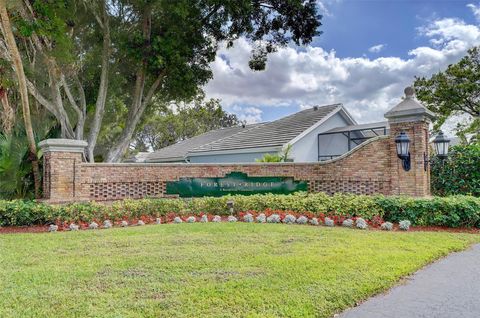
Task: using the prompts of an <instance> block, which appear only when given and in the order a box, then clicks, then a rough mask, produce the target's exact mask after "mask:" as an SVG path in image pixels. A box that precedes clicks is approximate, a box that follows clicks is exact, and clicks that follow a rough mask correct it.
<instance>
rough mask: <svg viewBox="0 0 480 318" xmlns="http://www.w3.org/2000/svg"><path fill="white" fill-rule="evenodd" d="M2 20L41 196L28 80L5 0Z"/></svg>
mask: <svg viewBox="0 0 480 318" xmlns="http://www.w3.org/2000/svg"><path fill="white" fill-rule="evenodd" d="M0 22H1V26H2V27H1V31H2V34H3V37H4V39H5V42H6V44H7V47H8V51H9V53H10V55H11V58H12V61H13V65H14V67H15V73H16V75H17V79H18V87H19V90H20V97H21V102H22V113H23V120H24V124H25V132H26V135H27V140H28V148H29V158H30V161H31V162H32V170H33V177H34V186H35V197H36V198H40V169H39V164H38V157H37V145H36V143H35V137H34V134H33V128H32V120H31V117H30V104H29V97H28V90H27V80H26V78H25V72H24V70H23V62H22V58H21V56H20V52H19V51H18V47H17V43H16V41H15V37H14V35H13V32H12V27H11V24H10V18H9V16H8V12H7V6H6V3H5V0H0Z"/></svg>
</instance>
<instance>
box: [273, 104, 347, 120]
mask: <svg viewBox="0 0 480 318" xmlns="http://www.w3.org/2000/svg"><path fill="white" fill-rule="evenodd" d="M332 106H335V107H338V106H343V104H342V103H334V104H328V105H314V106H312V107H309V108H305V109H302V110H301V111H299V112H296V113H293V114H290V115H288V116H285V117H282V118H278V119H275V120H274V121H269V122H266V123H267V124H272V123H274V122H277V121H280V120H284V119H287V118H290V117H292V116H296V115H298V114H300V113H303V112H306V111H309V110H312V109H314V108H315V107H318V108H325V107H332ZM318 110H319V109H318Z"/></svg>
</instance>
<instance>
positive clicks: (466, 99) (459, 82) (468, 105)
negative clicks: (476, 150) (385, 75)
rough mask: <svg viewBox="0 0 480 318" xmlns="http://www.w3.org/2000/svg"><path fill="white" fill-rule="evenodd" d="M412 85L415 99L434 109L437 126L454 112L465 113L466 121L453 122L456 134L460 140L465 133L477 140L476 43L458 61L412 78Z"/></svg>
mask: <svg viewBox="0 0 480 318" xmlns="http://www.w3.org/2000/svg"><path fill="white" fill-rule="evenodd" d="M415 89H416V92H417V97H418V99H419V100H421V101H422V102H424V103H425V105H426V106H427V107H428V108H429V109H430V110H432V111H434V112H435V113H437V114H439V116H440V117H439V120H438V121H437V122H436V125H435V127H436V128H439V127H440V126H441V125H442V124H443V123H444V122H445V121H446V120H447V119H448V118H451V117H452V116H454V115H461V116H462V115H463V116H466V117H467V124H462V123H460V124H459V125H458V126H457V134H458V136H459V137H461V138H462V139H463V140H464V141H465V140H466V135H473V137H472V140H476V141H480V47H474V48H472V49H470V50H469V51H468V54H467V56H465V57H464V58H462V59H461V60H460V61H459V62H458V63H456V64H452V65H449V66H448V68H447V69H446V70H445V71H443V72H438V73H437V74H434V75H433V76H431V77H430V78H425V77H421V78H416V80H415Z"/></svg>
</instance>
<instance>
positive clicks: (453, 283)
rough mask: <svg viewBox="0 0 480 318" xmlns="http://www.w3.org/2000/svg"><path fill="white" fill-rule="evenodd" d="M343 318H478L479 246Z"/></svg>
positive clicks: (452, 255)
mask: <svg viewBox="0 0 480 318" xmlns="http://www.w3.org/2000/svg"><path fill="white" fill-rule="evenodd" d="M337 317H341V318H397V317H398V318H420V317H421V318H457V317H458V318H470V317H471V318H479V317H480V244H477V245H474V246H473V247H472V248H470V249H468V250H466V251H463V252H459V253H454V254H451V255H450V256H448V257H446V258H444V259H442V260H440V261H438V262H436V263H434V264H432V265H429V266H427V267H425V268H423V269H421V270H419V271H418V272H416V273H415V274H413V275H412V276H411V277H410V278H408V279H407V281H406V282H405V283H404V284H401V285H399V286H396V287H394V288H392V289H391V290H390V291H388V292H387V293H386V294H382V295H378V296H375V297H373V298H370V299H369V300H367V301H366V302H364V303H363V304H360V305H359V306H358V307H355V308H352V309H350V310H347V311H345V312H343V313H342V314H340V315H338V316H337Z"/></svg>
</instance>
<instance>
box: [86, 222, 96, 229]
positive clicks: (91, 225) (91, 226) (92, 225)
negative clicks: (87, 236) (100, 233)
mask: <svg viewBox="0 0 480 318" xmlns="http://www.w3.org/2000/svg"><path fill="white" fill-rule="evenodd" d="M88 228H89V229H90V230H96V229H98V223H97V222H92V223H90V224H89V225H88Z"/></svg>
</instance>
